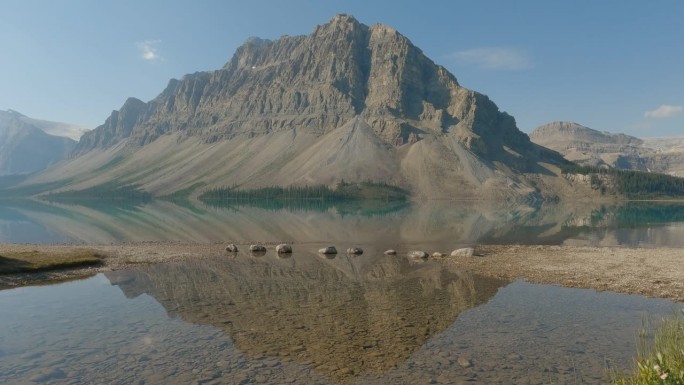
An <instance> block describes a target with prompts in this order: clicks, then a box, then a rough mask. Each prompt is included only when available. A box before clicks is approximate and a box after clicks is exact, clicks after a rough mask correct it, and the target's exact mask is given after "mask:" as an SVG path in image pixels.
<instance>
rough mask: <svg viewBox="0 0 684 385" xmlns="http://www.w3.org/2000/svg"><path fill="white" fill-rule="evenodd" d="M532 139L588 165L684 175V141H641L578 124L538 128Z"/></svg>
mask: <svg viewBox="0 0 684 385" xmlns="http://www.w3.org/2000/svg"><path fill="white" fill-rule="evenodd" d="M530 139H531V140H532V141H533V142H535V143H537V144H539V145H542V146H545V147H548V148H550V149H552V150H555V151H558V152H559V153H561V154H562V155H563V156H564V157H565V158H566V159H567V160H570V161H573V162H577V163H578V164H580V165H585V166H604V167H612V168H618V169H625V170H638V171H648V172H658V173H663V174H670V175H674V176H684V138H682V137H666V138H637V137H634V136H630V135H625V134H622V133H611V132H606V131H598V130H594V129H592V128H589V127H585V126H582V125H581V124H578V123H575V122H552V123H548V124H545V125H542V126H539V127H537V128H536V129H535V130H534V131H533V132H532V133H530Z"/></svg>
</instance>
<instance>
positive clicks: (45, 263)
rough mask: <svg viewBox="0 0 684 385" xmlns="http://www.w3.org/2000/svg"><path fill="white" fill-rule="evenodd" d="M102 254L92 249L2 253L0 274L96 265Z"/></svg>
mask: <svg viewBox="0 0 684 385" xmlns="http://www.w3.org/2000/svg"><path fill="white" fill-rule="evenodd" d="M101 263H102V256H101V255H99V254H98V253H96V252H94V251H92V250H77V251H69V252H62V253H48V252H43V251H38V250H33V251H20V252H11V253H2V254H1V255H0V274H18V273H35V272H43V271H52V270H62V269H70V268H76V267H85V266H97V265H100V264H101Z"/></svg>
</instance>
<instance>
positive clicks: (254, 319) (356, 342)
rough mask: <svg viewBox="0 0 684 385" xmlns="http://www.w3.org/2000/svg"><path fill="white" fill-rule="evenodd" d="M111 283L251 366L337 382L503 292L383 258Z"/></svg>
mask: <svg viewBox="0 0 684 385" xmlns="http://www.w3.org/2000/svg"><path fill="white" fill-rule="evenodd" d="M106 276H107V278H108V279H109V280H110V281H111V282H112V284H114V285H117V286H118V287H119V288H120V289H121V290H122V291H123V292H124V293H125V295H126V296H127V297H129V298H131V297H136V296H138V295H140V294H143V293H146V294H148V295H151V296H152V297H154V298H155V299H156V300H157V301H158V302H159V303H161V304H162V306H164V308H165V309H166V310H167V311H168V313H169V314H170V315H172V316H178V317H180V318H182V319H183V320H185V321H188V322H192V323H196V324H209V325H213V326H215V327H218V328H220V329H222V330H224V331H225V333H226V334H227V335H228V336H230V338H231V339H232V340H233V341H234V343H235V346H236V348H237V349H239V350H240V351H242V352H243V353H244V354H246V355H247V356H249V357H251V358H257V357H261V356H273V357H279V358H284V359H288V360H294V361H297V362H300V363H305V364H308V365H310V366H311V367H312V368H315V370H316V371H318V372H320V373H324V374H326V375H332V376H336V377H344V376H350V375H358V374H361V373H378V374H379V373H382V372H384V371H386V370H388V369H390V368H393V367H395V366H397V365H399V364H401V363H403V362H404V361H405V360H406V359H407V358H408V357H409V356H410V355H411V354H413V353H414V352H416V351H417V350H418V349H420V347H421V346H423V345H424V344H425V342H426V341H427V340H429V339H430V338H431V337H433V336H434V335H435V334H437V333H440V332H442V331H444V330H445V329H446V328H447V327H449V326H450V325H451V324H452V323H453V322H454V320H455V319H456V317H457V316H458V315H459V314H460V313H461V312H462V311H464V310H466V309H469V308H472V307H475V306H477V305H479V304H482V303H484V302H486V301H487V300H488V299H489V298H491V297H492V296H493V295H494V294H495V293H496V292H497V290H498V289H499V288H500V287H502V286H503V285H505V284H506V283H507V282H505V281H502V280H498V279H493V278H483V277H475V276H473V275H472V274H470V273H465V272H462V271H459V270H457V269H455V268H452V267H449V266H447V265H445V264H436V263H415V262H413V261H411V260H409V259H406V258H402V257H399V258H398V257H392V256H384V255H381V254H380V255H378V253H377V252H376V253H375V256H373V254H370V253H366V254H365V255H364V256H363V257H352V256H346V255H342V256H338V257H336V258H333V259H327V258H323V257H320V256H318V255H315V254H310V253H306V252H301V253H299V252H298V253H296V254H295V255H293V257H292V258H288V259H279V258H276V257H274V256H264V257H262V258H253V257H249V256H238V257H236V258H234V259H230V260H225V259H216V260H210V261H202V262H201V263H195V264H192V263H191V264H190V265H188V264H183V265H174V264H167V265H161V266H152V267H149V268H144V267H143V268H141V269H136V270H131V271H116V272H110V273H106Z"/></svg>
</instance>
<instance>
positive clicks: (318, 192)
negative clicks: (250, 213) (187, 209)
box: [199, 181, 409, 210]
mask: <svg viewBox="0 0 684 385" xmlns="http://www.w3.org/2000/svg"><path fill="white" fill-rule="evenodd" d="M408 196H409V195H408V192H406V191H405V190H403V189H401V188H399V187H396V186H392V185H388V184H385V183H373V182H362V183H353V184H352V183H346V182H344V181H342V182H340V183H339V184H338V185H337V187H336V188H335V189H331V188H329V187H327V186H289V187H277V186H274V187H265V188H260V189H253V190H242V189H238V188H237V187H236V186H234V187H217V188H213V189H209V190H207V191H206V192H204V193H203V194H201V195H200V196H199V200H200V201H202V202H203V203H205V204H207V205H210V206H219V207H225V206H240V205H248V206H257V207H262V208H267V209H280V208H289V209H308V210H310V209H314V210H315V209H321V210H325V209H328V208H330V207H332V206H333V205H337V204H340V203H344V204H349V203H352V202H368V201H376V202H386V203H398V204H401V203H403V202H406V200H407V199H408Z"/></svg>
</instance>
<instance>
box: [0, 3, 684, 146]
mask: <svg viewBox="0 0 684 385" xmlns="http://www.w3.org/2000/svg"><path fill="white" fill-rule="evenodd" d="M0 7H2V8H1V11H0V110H7V109H13V110H16V111H19V112H21V113H23V114H25V115H27V116H30V117H32V118H38V119H46V120H54V121H61V122H69V123H75V124H81V125H84V126H87V127H90V128H94V127H96V126H98V125H100V124H102V123H103V122H104V120H105V119H106V118H107V117H108V116H109V114H110V113H111V111H112V110H115V109H119V108H120V107H121V105H122V104H123V103H124V101H125V100H126V98H128V97H131V96H132V97H137V98H139V99H142V100H144V101H148V100H151V99H153V98H154V97H155V96H157V95H158V94H159V93H160V92H161V91H162V90H163V89H164V88H165V87H166V85H167V83H168V81H169V79H171V78H180V77H182V76H183V75H184V74H186V73H193V72H196V71H211V70H216V69H219V68H221V67H222V66H223V65H224V64H225V63H226V62H227V61H228V60H230V57H231V56H232V55H233V53H234V52H235V50H236V49H237V47H239V46H240V45H241V44H242V43H243V42H244V41H245V40H246V39H247V38H248V37H250V36H258V37H262V38H270V39H277V38H278V37H280V36H282V35H302V34H309V33H311V31H312V30H313V28H314V27H315V26H316V25H319V24H324V23H326V22H327V21H328V20H330V19H331V18H332V17H333V16H334V15H335V14H337V13H347V14H351V15H353V16H354V17H356V18H357V19H358V20H359V21H360V22H362V23H364V24H368V25H373V24H376V23H383V24H387V25H389V26H391V27H393V28H395V29H397V30H398V31H399V32H400V33H402V34H403V35H405V36H406V37H408V38H409V39H410V40H411V41H412V42H413V43H414V44H415V45H416V46H418V47H419V48H421V49H422V50H423V52H424V53H425V54H426V55H427V56H428V57H430V58H431V59H432V60H433V61H435V62H436V63H437V64H441V65H443V66H444V67H446V68H447V69H448V70H449V71H450V72H452V73H453V74H454V75H455V76H456V77H457V79H458V81H459V83H460V84H461V85H462V86H464V87H467V88H470V89H473V90H476V91H479V92H481V93H484V94H486V95H488V96H489V97H490V99H492V100H493V101H494V102H495V103H496V104H497V105H498V106H499V109H501V110H502V111H506V112H508V113H509V114H511V115H513V116H514V117H515V119H516V121H517V123H518V127H519V128H520V129H521V130H522V131H524V132H530V131H532V130H533V129H534V128H535V127H537V126H539V125H542V124H545V123H549V122H552V121H557V120H564V121H574V122H577V123H580V124H582V125H585V126H587V127H591V128H594V129H597V130H601V131H610V132H624V133H627V134H630V135H635V136H639V137H654V136H671V135H684V111H683V106H684V22H683V21H682V20H683V18H684V1H681V0H659V1H633V0H602V1H596V0H574V1H548V0H543V1H542V0H539V1H526V0H516V1H511V0H500V1H493V0H478V1H474V0H468V1H460V0H450V1H447V0H445V1H428V0H421V1H401V0H394V1H385V0H271V1H266V0H243V1H230V0H195V1H175V0H163V1H162V0H117V1H114V0H101V1H92V0H42V1H39V0H1V1H0Z"/></svg>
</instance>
